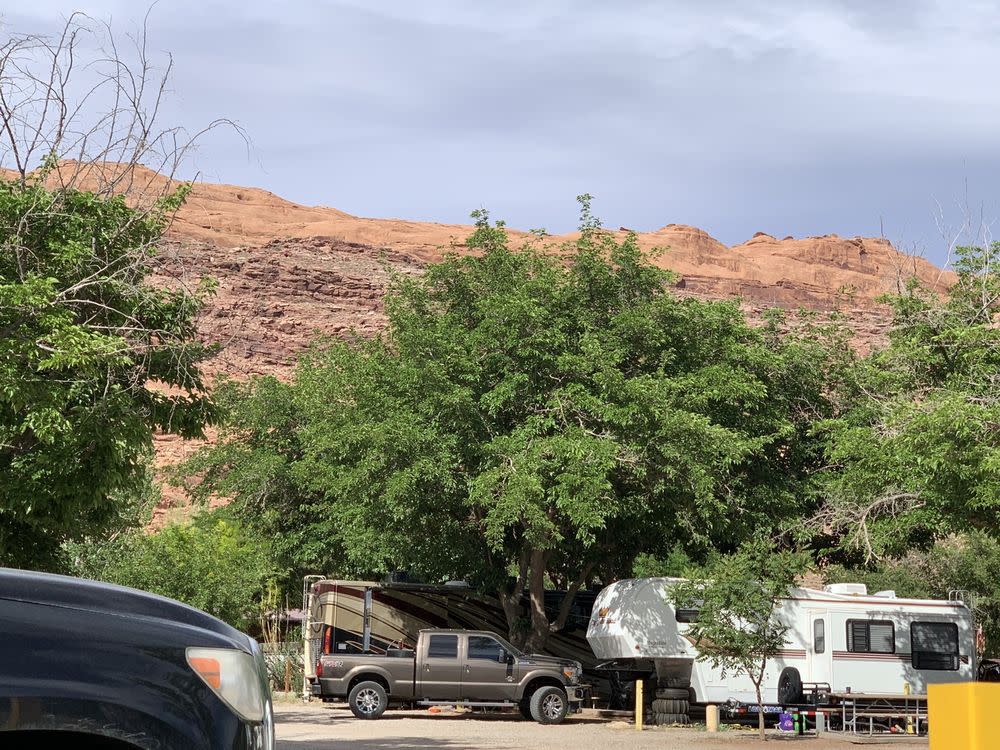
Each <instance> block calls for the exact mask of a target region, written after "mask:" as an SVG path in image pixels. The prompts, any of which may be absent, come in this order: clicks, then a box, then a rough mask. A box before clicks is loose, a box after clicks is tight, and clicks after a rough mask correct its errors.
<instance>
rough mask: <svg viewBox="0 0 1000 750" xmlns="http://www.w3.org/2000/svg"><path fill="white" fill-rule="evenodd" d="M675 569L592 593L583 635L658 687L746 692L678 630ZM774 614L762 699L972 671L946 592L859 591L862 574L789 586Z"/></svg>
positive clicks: (914, 688) (717, 695)
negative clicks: (777, 629)
mask: <svg viewBox="0 0 1000 750" xmlns="http://www.w3.org/2000/svg"><path fill="white" fill-rule="evenodd" d="M677 580H678V579H671V578H638V579H632V580H623V581H618V582H617V583H613V584H611V585H610V586H607V587H606V588H605V589H604V590H603V591H601V593H600V594H598V596H597V600H596V602H595V603H594V609H593V612H592V614H591V618H590V625H589V628H588V630H587V640H588V641H589V642H590V645H591V648H592V649H593V650H594V654H595V655H596V656H597V658H598V659H599V660H601V661H602V662H603V663H602V665H601V666H602V667H603V668H605V669H609V670H620V671H621V672H628V673H630V674H633V675H649V676H653V675H655V677H656V681H657V685H658V687H660V688H667V689H673V690H677V689H683V688H687V690H688V693H689V700H690V702H697V703H702V704H708V703H715V704H724V703H733V702H738V703H744V704H751V703H755V702H756V695H755V691H754V686H753V683H752V682H751V681H750V680H749V678H747V677H746V676H745V675H741V674H733V673H729V674H726V675H725V676H723V674H722V673H721V671H720V670H718V669H715V668H713V667H712V665H711V663H710V662H707V661H699V660H698V650H697V648H696V645H695V643H694V642H693V639H692V638H691V637H690V636H689V635H688V630H689V628H690V623H692V622H694V621H695V620H696V618H697V617H698V611H697V610H684V609H680V610H678V609H675V608H674V607H673V605H672V604H671V602H670V596H669V589H670V586H671V584H672V583H674V582H676V581H677ZM776 614H777V617H778V618H779V619H780V621H781V622H783V623H784V624H785V625H787V626H788V633H787V636H786V644H785V648H783V649H782V650H781V651H780V652H778V654H777V655H776V656H775V657H774V658H773V659H771V660H770V661H769V662H768V663H767V666H766V671H765V677H764V682H763V695H764V701H765V703H768V704H776V705H793V704H803V703H806V702H808V703H817V704H822V703H824V702H826V701H827V700H828V699H829V696H830V694H831V693H844V692H850V691H854V692H855V693H891V694H901V693H904V692H912V693H924V692H926V688H927V685H928V684H931V683H939V682H962V681H967V680H973V679H975V675H976V648H975V643H976V633H975V628H974V625H973V618H972V612H971V611H970V609H969V607H968V606H966V604H965V603H964V602H963V601H961V600H960V597H957V596H956V597H955V598H954V599H953V600H949V601H939V600H925V599H903V598H898V597H897V596H896V595H895V593H894V592H892V591H879V592H877V593H875V594H869V593H868V591H867V589H866V587H865V586H864V584H857V583H845V584H835V585H830V586H826V587H824V588H823V589H822V590H817V589H807V588H793V589H791V590H790V591H789V593H788V596H787V597H786V598H785V599H783V600H782V601H781V606H780V608H779V610H778V612H777V613H776Z"/></svg>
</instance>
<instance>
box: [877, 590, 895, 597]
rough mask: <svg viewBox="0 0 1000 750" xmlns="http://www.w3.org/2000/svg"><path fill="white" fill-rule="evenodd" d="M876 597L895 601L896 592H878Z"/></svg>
mask: <svg viewBox="0 0 1000 750" xmlns="http://www.w3.org/2000/svg"><path fill="white" fill-rule="evenodd" d="M874 596H881V597H882V598H883V599H895V598H896V592H895V591H893V590H892V589H886V590H885V591H876V592H875V594H874Z"/></svg>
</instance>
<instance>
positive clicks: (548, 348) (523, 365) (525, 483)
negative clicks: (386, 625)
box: [187, 196, 832, 648]
mask: <svg viewBox="0 0 1000 750" xmlns="http://www.w3.org/2000/svg"><path fill="white" fill-rule="evenodd" d="M581 201H582V205H583V218H582V228H581V229H582V231H581V235H580V238H579V240H578V241H577V242H575V243H574V244H572V245H571V246H568V247H564V248H561V249H558V250H557V251H554V249H553V248H540V247H538V246H537V245H536V244H534V243H529V244H527V245H526V246H524V247H522V248H520V249H517V250H514V249H511V248H510V247H509V246H508V235H507V233H506V231H505V230H504V228H503V224H502V223H498V224H496V225H491V224H490V222H489V220H488V216H487V215H486V213H485V212H477V213H476V214H474V218H475V219H476V227H475V231H474V232H473V233H472V235H471V236H470V237H469V239H468V241H467V243H466V244H467V250H468V251H469V252H468V253H467V254H466V255H464V256H462V257H457V256H456V257H449V258H448V259H446V260H445V261H444V262H442V263H439V264H437V265H434V266H431V267H430V268H428V270H427V272H426V273H425V274H424V275H423V276H421V277H419V278H397V279H396V280H395V283H394V287H393V289H392V291H391V292H390V294H389V296H388V299H387V303H386V308H387V314H388V318H389V327H388V330H387V332H386V333H385V334H384V335H383V336H381V337H379V338H377V339H375V340H373V341H355V342H350V343H330V344H326V345H323V346H319V347H317V348H316V349H315V350H314V351H312V352H311V353H310V354H309V355H308V356H306V357H305V358H304V359H303V360H302V362H301V363H300V365H299V367H298V369H297V371H296V375H295V379H294V382H293V383H292V384H289V385H283V384H280V383H278V382H276V381H274V380H270V379H263V380H258V381H256V382H253V383H251V384H248V385H245V386H240V385H231V386H229V387H228V389H227V391H226V392H225V394H224V395H223V396H222V399H223V400H224V401H225V402H226V403H227V404H228V407H229V414H228V426H227V427H226V429H225V431H224V434H223V439H222V440H221V442H220V444H219V445H217V446H215V447H213V448H211V449H210V450H208V451H207V452H205V453H203V454H202V455H200V456H199V457H197V458H196V459H195V460H194V461H193V462H192V463H191V464H189V466H188V467H187V471H188V473H189V474H192V475H196V476H197V477H199V478H200V479H201V480H202V481H201V484H200V486H199V488H198V492H199V493H200V494H202V495H207V494H209V493H213V492H217V493H221V494H224V495H228V496H232V497H234V498H235V500H236V506H237V507H238V508H239V509H240V512H241V513H242V516H243V517H244V518H245V519H247V521H248V522H249V523H255V524H260V526H259V528H261V529H262V530H263V531H264V533H267V534H269V535H272V536H274V537H275V538H279V539H282V540H283V541H282V545H283V550H284V552H285V553H286V554H288V555H289V557H288V558H286V559H288V561H289V563H290V564H291V565H293V566H304V565H306V564H308V565H318V566H322V567H324V568H325V570H326V571H327V572H331V571H334V570H336V571H340V572H342V573H343V574H353V575H378V574H380V573H384V572H385V571H388V570H406V571H408V572H410V573H411V574H413V575H417V576H422V577H425V578H428V579H430V580H440V579H441V578H445V577H460V578H465V579H468V580H470V581H471V582H472V583H474V584H476V585H478V586H480V587H482V588H484V589H488V590H492V591H495V592H496V593H497V594H498V595H499V596H500V597H501V599H502V601H503V602H504V605H505V609H506V612H507V619H508V624H509V626H510V629H511V636H512V637H513V638H520V639H525V638H526V640H527V643H528V646H529V647H532V648H538V647H541V646H542V645H544V642H545V640H546V638H547V636H548V634H549V633H551V632H552V631H554V630H558V629H560V628H561V627H562V626H563V624H564V622H565V619H566V617H567V615H568V613H569V611H570V607H571V606H572V601H573V595H574V593H575V592H576V591H577V590H578V589H579V588H580V587H582V586H584V585H586V584H587V583H588V582H589V581H591V580H594V579H595V578H596V579H605V580H607V579H611V578H613V577H616V576H620V575H622V574H623V573H625V574H627V573H628V572H629V571H630V570H631V568H632V563H633V560H634V559H635V557H636V555H638V554H639V553H640V552H649V553H654V554H665V553H667V552H669V551H670V550H672V549H674V548H675V547H676V546H677V545H681V547H682V548H684V549H685V550H687V551H688V552H690V553H691V554H695V555H704V554H705V552H706V551H707V550H709V549H711V548H712V546H713V545H716V544H718V545H721V546H723V547H729V548H731V547H732V546H733V545H734V544H736V543H738V540H740V539H742V538H746V537H747V536H749V535H751V534H752V533H754V532H756V531H757V530H759V529H761V528H765V529H771V528H778V527H780V526H782V525H783V523H784V522H785V521H786V520H787V519H791V518H794V517H797V516H798V515H800V514H801V513H802V512H804V509H806V508H811V507H812V504H813V503H814V502H815V495H814V494H813V493H812V489H811V488H812V481H813V480H812V478H811V475H810V473H809V472H810V470H811V469H813V468H816V467H818V465H819V462H820V461H821V460H822V453H821V447H822V446H821V444H820V443H818V442H817V441H816V440H814V439H813V438H812V437H811V436H810V432H809V430H810V425H811V423H812V420H813V419H814V418H815V417H816V415H817V414H819V415H829V414H830V413H831V412H830V411H829V409H830V406H829V404H828V402H827V400H826V390H825V389H826V381H825V378H826V374H827V371H828V370H829V369H830V366H831V365H830V363H831V361H832V358H831V356H830V348H829V346H828V342H827V341H826V339H825V338H824V335H823V334H822V333H820V332H817V331H816V330H812V331H810V332H809V333H803V334H802V335H798V336H786V335H782V334H781V333H780V329H781V327H782V323H781V321H779V320H777V319H776V320H773V321H771V323H770V324H769V325H768V326H766V327H765V328H762V329H758V328H752V327H750V326H748V325H747V323H746V321H745V320H744V318H743V316H742V314H741V312H740V310H739V307H738V305H737V304H735V303H732V302H703V301H697V300H693V299H681V298H678V297H676V296H674V295H673V294H671V293H670V291H669V282H670V281H671V279H672V277H671V276H670V274H668V273H666V272H663V271H661V270H659V269H657V268H656V267H654V266H653V265H652V264H651V263H650V262H649V261H648V259H647V258H645V257H644V255H643V254H642V253H641V252H640V250H639V248H638V246H637V244H636V241H635V238H634V237H633V236H629V237H627V238H626V239H625V240H624V241H623V242H617V241H616V240H615V239H614V237H613V236H612V235H610V234H608V233H605V232H602V231H601V230H600V229H599V228H598V225H597V222H596V220H595V219H594V218H593V216H592V214H591V213H590V206H589V196H582V197H581ZM550 586H558V587H561V588H566V589H568V591H569V596H567V597H565V599H564V600H563V602H564V604H563V606H562V608H561V610H560V611H559V612H556V613H552V612H546V611H545V608H544V590H545V589H546V588H547V587H550ZM524 594H526V595H527V596H528V599H529V601H530V607H529V611H528V613H527V615H526V620H527V623H526V624H527V628H526V631H524V632H522V631H521V628H522V627H524V626H525V620H524V619H522V618H524V617H525V615H524V614H523V613H522V612H521V610H520V607H519V605H520V602H521V599H522V595H524Z"/></svg>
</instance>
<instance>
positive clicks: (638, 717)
mask: <svg viewBox="0 0 1000 750" xmlns="http://www.w3.org/2000/svg"><path fill="white" fill-rule="evenodd" d="M635 728H636V729H638V730H639V731H640V732H641V731H642V680H636V681H635Z"/></svg>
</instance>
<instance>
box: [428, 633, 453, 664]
mask: <svg viewBox="0 0 1000 750" xmlns="http://www.w3.org/2000/svg"><path fill="white" fill-rule="evenodd" d="M427 656H429V657H432V658H438V659H457V658H458V636H457V635H432V636H431V642H430V644H428V646H427Z"/></svg>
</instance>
